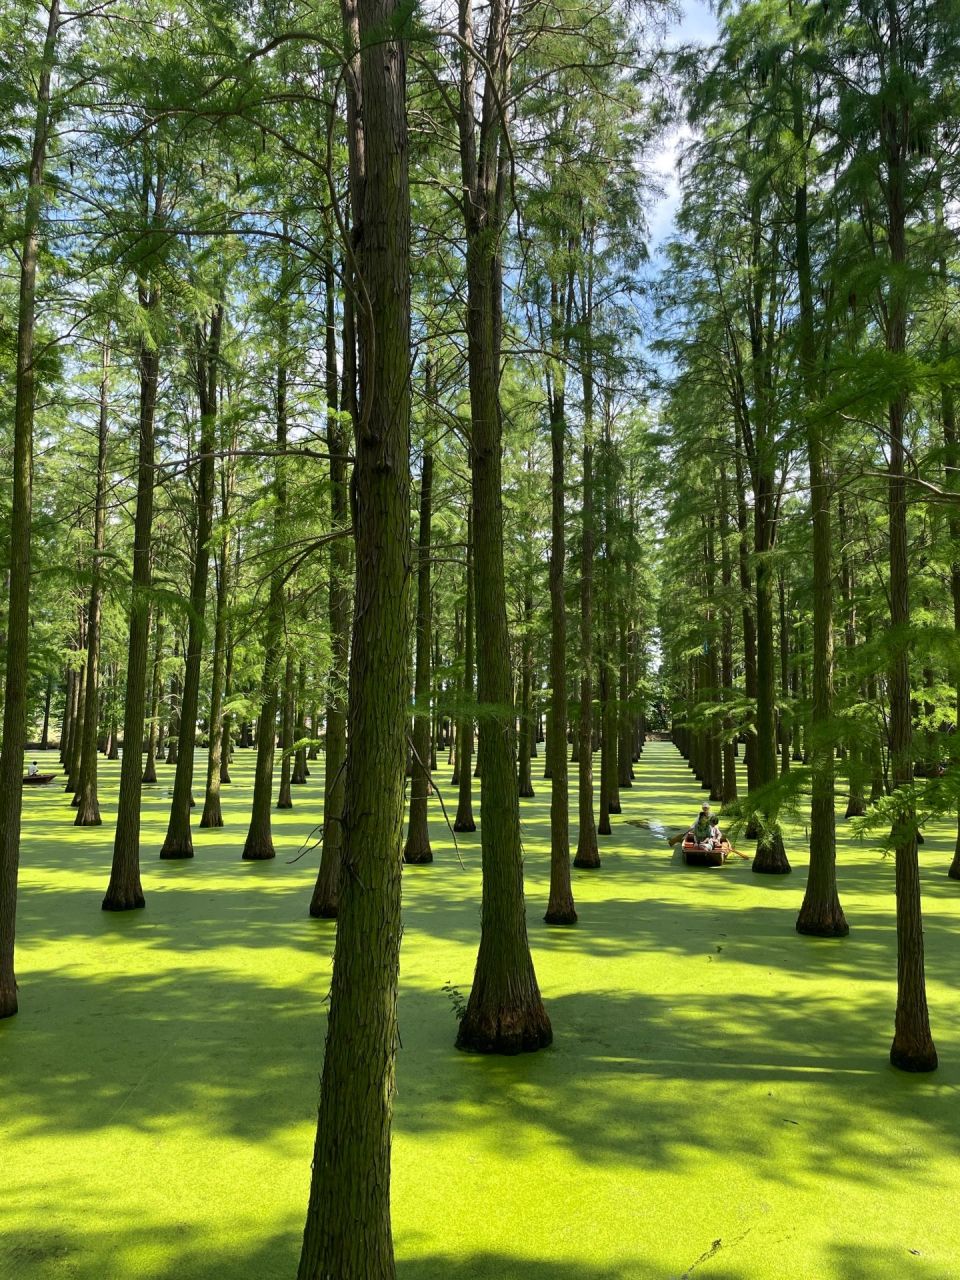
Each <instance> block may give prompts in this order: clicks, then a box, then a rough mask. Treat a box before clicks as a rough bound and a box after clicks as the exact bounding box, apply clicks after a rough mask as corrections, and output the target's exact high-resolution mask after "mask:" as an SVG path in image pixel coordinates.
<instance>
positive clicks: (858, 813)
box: [843, 798, 867, 818]
mask: <svg viewBox="0 0 960 1280" xmlns="http://www.w3.org/2000/svg"><path fill="white" fill-rule="evenodd" d="M866 812H867V805H866V801H865V800H863V799H862V798H860V799H857V800H850V801H848V802H847V810H846V813H844V815H843V816H844V817H845V818H862V817H863V816H864V814H865V813H866Z"/></svg>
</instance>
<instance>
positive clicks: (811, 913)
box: [797, 902, 850, 938]
mask: <svg viewBox="0 0 960 1280" xmlns="http://www.w3.org/2000/svg"><path fill="white" fill-rule="evenodd" d="M849 932H850V926H849V925H848V924H847V920H846V917H845V916H844V914H843V908H842V907H841V906H840V904H839V903H835V904H833V905H830V904H829V903H823V904H818V903H814V904H811V905H810V906H808V905H807V903H806V902H804V904H803V906H802V907H801V908H800V914H799V915H798V916H797V933H802V934H803V935H804V936H805V937H808V938H845V937H846V936H847V934H848V933H849Z"/></svg>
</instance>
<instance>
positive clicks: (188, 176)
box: [0, 0, 960, 1280]
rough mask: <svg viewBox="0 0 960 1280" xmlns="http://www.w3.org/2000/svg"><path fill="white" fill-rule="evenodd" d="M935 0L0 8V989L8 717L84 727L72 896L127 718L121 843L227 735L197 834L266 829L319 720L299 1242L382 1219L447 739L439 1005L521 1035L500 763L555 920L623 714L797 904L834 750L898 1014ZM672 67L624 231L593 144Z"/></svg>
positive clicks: (909, 819) (640, 131) (48, 727)
mask: <svg viewBox="0 0 960 1280" xmlns="http://www.w3.org/2000/svg"><path fill="white" fill-rule="evenodd" d="M956 18H957V15H956V14H955V13H954V11H953V8H952V7H951V6H949V5H942V6H940V5H938V6H923V5H920V4H912V3H906V4H900V5H895V4H882V5H881V4H877V5H872V4H868V5H863V4H860V5H858V6H847V7H844V6H840V7H839V8H835V7H830V8H826V7H824V6H822V5H819V4H799V5H797V4H791V5H786V4H785V3H782V2H781V0H769V2H766V3H762V4H746V5H741V6H740V7H738V8H737V9H736V10H732V11H730V12H729V13H728V14H727V15H726V16H725V18H724V22H723V29H722V32H721V38H720V41H719V43H718V45H717V47H716V48H713V49H708V50H703V49H701V50H687V51H683V50H681V51H680V52H679V54H677V55H676V56H668V55H667V54H666V52H665V50H664V47H663V42H662V32H661V31H660V30H658V28H657V25H656V23H657V19H658V15H657V13H656V12H655V11H652V10H651V11H647V10H645V9H644V8H643V7H642V6H625V5H620V4H617V3H614V2H612V0H611V2H610V3H607V2H606V0H587V2H586V3H577V4H572V5H551V6H532V7H531V6H526V7H524V6H515V5H513V4H512V3H510V2H509V0H491V3H490V4H489V5H487V6H484V7H483V8H482V9H481V8H477V9H476V10H475V8H474V6H473V4H472V0H458V4H457V5H456V6H437V7H436V8H435V9H434V8H430V7H424V8H422V9H419V10H414V9H411V8H410V7H409V6H405V5H400V4H398V3H395V2H394V0H343V3H342V5H341V7H340V8H339V9H338V8H337V7H335V6H326V5H321V4H314V3H307V4H298V5H293V4H290V5H285V4H279V5H272V4H271V5H259V4H250V5H248V6H244V7H243V9H242V11H240V10H238V8H237V7H236V6H232V5H226V4H220V3H215V2H211V0H197V3H196V4H195V5H194V6H192V8H191V9H190V11H189V14H185V13H181V12H180V11H179V10H177V11H175V10H173V9H171V8H170V7H169V6H168V5H166V4H165V3H162V2H161V0H150V2H149V3H147V4H138V5H136V6H132V5H129V4H126V3H123V2H121V0H118V2H117V3H107V4H105V5H102V6H98V7H97V8H95V9H92V10H89V11H77V12H74V11H69V12H68V11H66V10H63V11H62V10H61V6H60V4H59V2H58V0H53V2H52V3H50V4H47V5H45V6H43V8H42V9H41V10H38V9H37V8H36V7H35V6H30V5H26V4H13V5H10V6H8V7H7V9H6V10H5V11H4V14H3V15H2V16H0V50H2V57H3V77H2V89H0V98H2V103H3V107H4V119H5V121H6V124H5V126H4V129H3V131H2V133H0V233H2V234H0V370H2V374H3V377H2V382H0V404H2V408H3V413H2V421H3V423H4V424H5V425H4V427H3V437H2V440H0V448H2V449H3V451H4V455H5V457H6V459H7V460H8V466H7V470H6V474H7V475H8V477H9V482H8V485H7V486H6V488H5V489H4V497H3V503H4V505H3V508H2V511H0V520H2V533H3V552H4V558H5V564H6V568H7V574H8V582H9V592H8V603H7V607H6V611H5V615H4V618H3V631H4V635H5V639H6V646H5V663H6V666H5V674H4V681H3V689H2V696H3V740H2V751H0V1016H9V1015H11V1014H13V1013H15V1012H16V1010H17V990H16V980H15V968H14V937H15V913H16V886H17V868H18V857H19V832H20V811H21V773H22V769H23V761H24V750H25V745H26V743H27V742H28V741H38V742H40V743H41V745H44V746H45V745H48V744H52V743H58V744H59V747H60V751H61V755H62V759H63V764H64V772H65V774H66V777H67V789H68V791H70V792H72V793H73V795H74V800H75V807H76V814H75V821H76V823H77V824H78V825H81V826H84V825H90V826H95V825H98V824H100V822H101V814H100V806H99V798H98V789H97V769H98V757H99V756H100V755H101V754H103V753H106V754H108V755H110V754H113V755H114V756H116V754H118V753H119V752H120V750H121V747H122V748H123V749H122V762H121V769H120V790H119V800H118V813H117V824H116V831H115V835H114V840H113V859H112V866H111V868H110V871H109V882H108V883H107V884H106V892H105V897H104V900H103V906H104V909H107V910H115V911H123V910H128V909H135V908H139V907H143V906H144V902H145V899H144V894H143V889H142V885H141V875H140V859H141V852H142V851H141V848H140V843H141V842H140V808H141V800H142V795H143V792H142V788H143V787H144V786H149V785H150V784H151V783H153V782H154V781H155V780H156V779H157V777H158V776H159V775H158V769H160V768H163V767H164V766H165V765H166V766H167V767H169V768H172V769H173V770H174V772H173V782H172V796H171V805H170V815H169V825H168V830H167V834H166V837H165V840H164V842H163V845H162V848H160V849H158V850H156V851H155V852H156V853H157V854H159V856H160V857H163V858H165V859H170V860H176V859H182V858H189V857H191V856H193V855H194V852H195V849H194V842H195V839H196V840H197V841H198V845H197V847H198V849H199V848H200V845H199V840H200V839H201V837H199V835H197V828H216V827H218V826H220V825H222V821H223V818H222V809H221V788H223V787H225V786H228V785H229V782H230V760H231V753H232V751H233V749H234V747H235V746H242V747H250V748H251V749H252V750H255V752H256V764H255V785H254V796H253V804H252V811H251V813H250V815H249V829H248V833H247V836H246V840H245V843H244V845H243V847H242V849H238V856H242V857H243V858H245V859H248V860H250V859H255V860H266V859H269V858H271V857H273V856H274V852H275V851H274V844H273V838H272V834H271V814H272V810H273V807H274V805H275V804H276V805H278V806H280V807H287V806H290V805H291V804H295V803H296V785H297V784H298V783H302V782H304V781H305V779H306V778H307V776H308V774H309V767H310V762H311V760H315V759H316V758H317V756H318V754H321V753H322V755H323V757H324V769H325V775H324V776H325V784H324V797H323V814H322V832H323V838H322V841H321V856H320V865H319V869H318V875H317V880H316V885H315V888H314V892H313V896H312V900H311V902H310V903H309V910H310V912H311V914H312V915H314V916H317V917H327V918H336V919H337V941H336V953H335V961H334V971H333V987H332V997H331V1006H330V1021H329V1030H328V1037H327V1047H326V1054H325V1060H324V1074H323V1081H322V1087H321V1104H320V1115H319V1123H318V1130H317V1143H316V1149H315V1153H314V1175H313V1183H312V1188H311V1197H310V1208H309V1212H308V1221H307V1229H306V1232H305V1237H304V1247H303V1256H302V1260H301V1276H302V1277H303V1278H304V1280H306V1278H307V1277H319V1276H337V1277H350V1276H357V1277H359V1276H361V1275H362V1276H365V1277H367V1276H372V1275H376V1276H389V1275H392V1273H393V1262H392V1244H391V1239H390V1224H389V1142H390V1115H391V1091H392V1080H393V1071H394V1059H395V1048H396V1042H397V1029H396V991H397V980H398V960H399V941H400V878H401V876H400V873H401V863H402V861H403V860H404V859H405V860H406V861H408V862H411V863H420V864H423V863H429V862H430V861H431V859H432V853H431V848H430V837H429V829H428V825H427V814H428V806H429V805H430V804H431V803H433V802H432V801H431V798H430V797H431V792H432V791H433V789H434V786H435V783H436V782H438V781H439V783H440V785H441V786H445V785H446V784H447V779H446V778H443V779H441V778H440V777H439V772H440V770H442V768H443V765H444V763H445V761H446V763H449V764H450V766H451V767H452V775H451V776H452V778H453V785H454V786H455V787H456V788H457V805H456V814H455V818H454V819H453V822H452V825H453V827H454V829H455V830H461V831H470V830H474V829H475V828H476V827H477V826H478V825H479V831H480V845H481V854H482V867H483V903H482V916H481V920H482V924H481V933H480V939H479V950H478V957H477V967H476V973H475V978H474V983H473V986H472V989H471V993H470V997H469V1000H468V1002H467V1006H466V1009H465V1010H464V1013H463V1017H462V1019H461V1020H460V1024H459V1031H458V1039H457V1043H458V1045H459V1046H460V1047H461V1048H464V1049H473V1050H479V1051H482V1052H500V1053H515V1052H517V1051H519V1050H535V1049H538V1048H540V1047H542V1046H544V1045H547V1044H549V1043H550V1041H551V1038H552V1031H551V1026H550V1021H549V1017H548V1014H547V1011H546V1009H545V1006H544V1003H543V1001H542V998H541V994H540V991H539V989H538V985H537V980H536V976H535V973H534V968H533V962H532V959H531V955H530V948H529V943H528V938H527V926H526V914H525V903H524V893H523V876H522V859H521V846H520V821H519V814H520V807H519V801H520V798H521V797H522V796H529V795H531V794H532V793H533V790H534V787H537V788H539V787H540V786H541V785H542V786H549V787H550V797H551V806H550V828H551V878H550V894H549V901H548V902H547V903H546V904H545V907H546V912H545V920H546V921H547V923H549V924H551V925H558V926H569V925H572V924H574V923H575V922H576V920H577V913H576V905H575V902H574V897H573V891H572V884H571V874H570V868H571V862H573V864H574V865H576V866H579V867H584V868H598V867H599V866H600V852H601V844H600V838H601V837H602V836H603V835H604V834H609V832H610V830H611V824H610V818H611V815H615V814H616V813H617V812H618V811H619V791H620V789H621V788H624V787H629V786H630V784H631V777H632V769H631V766H632V764H633V763H634V762H635V761H636V759H637V757H638V756H639V753H640V751H641V750H642V743H643V737H644V731H645V728H646V727H647V725H650V724H653V725H656V726H657V727H663V726H665V725H666V724H667V723H668V722H670V723H672V725H673V727H674V732H675V739H676V741H677V743H678V745H679V746H680V747H681V749H682V750H683V751H684V752H685V753H686V754H687V755H688V757H689V758H690V760H691V763H692V764H693V766H694V768H695V769H696V771H697V773H698V774H699V776H700V778H701V779H702V780H703V782H704V785H705V786H707V787H709V788H710V791H711V795H712V796H713V797H714V798H716V799H717V800H722V801H723V802H724V804H725V806H726V807H727V809H728V810H729V811H730V813H731V814H732V815H734V816H736V817H738V818H739V821H740V822H741V824H742V826H743V827H744V828H745V829H746V831H747V832H748V833H749V834H750V835H751V836H753V837H754V838H756V839H757V842H758V843H757V857H756V859H755V861H754V870H755V871H757V872H767V873H784V872H787V871H789V869H790V864H789V860H788V851H787V849H786V847H785V842H784V838H783V832H782V827H781V819H782V818H784V817H785V816H787V815H789V814H791V813H796V812H798V811H799V810H800V808H801V806H805V805H807V804H808V803H809V805H810V813H811V817H810V872H809V876H808V881H807V886H806V893H805V896H804V898H803V903H802V905H801V908H800V913H799V916H798V919H797V929H798V930H799V931H800V932H803V933H812V934H817V935H821V936H842V935H844V934H846V932H847V922H846V919H845V916H844V912H843V909H842V906H841V903H840V896H839V891H838V885H837V875H836V831H835V812H836V804H837V793H838V788H839V786H840V784H841V783H842V784H843V786H845V787H846V801H847V813H848V814H849V815H850V816H851V818H856V819H857V820H858V821H861V822H862V823H863V824H864V829H871V830H872V829H877V830H879V829H880V828H884V830H885V831H892V833H893V834H892V837H891V845H892V847H893V848H894V849H895V854H896V866H897V926H898V939H899V960H898V977H899V984H898V1005H897V1016H896V1034H895V1038H894V1043H893V1047H892V1050H891V1058H892V1060H893V1062H894V1063H895V1064H896V1065H898V1066H901V1067H904V1068H906V1069H908V1070H929V1069H932V1068H933V1067H934V1066H935V1065H936V1051H935V1049H934V1046H933V1040H932V1037H931V1033H930V1027H929V1020H928V1016H927V1008H926V996H925V990H924V980H923V946H922V928H921V914H920V894H919V873H918V856H917V840H918V830H919V827H920V826H921V825H922V823H923V822H924V821H926V820H927V818H929V817H931V816H933V815H939V814H943V813H945V812H958V813H960V785H958V778H960V766H958V765H957V761H956V759H955V757H956V756H957V754H958V752H957V751H956V750H955V748H954V743H955V741H956V740H957V735H956V733H955V729H956V727H957V708H958V704H960V658H958V656H957V655H958V653H960V648H958V637H957V634H956V632H957V629H958V628H960V509H958V506H957V503H958V502H960V481H958V479H957V477H958V474H960V473H958V470H957V468H958V452H957V451H958V449H960V443H958V439H960V438H958V436H957V429H956V424H955V420H954V419H955V410H954V401H953V390H952V388H953V379H954V377H955V351H956V342H955V336H954V333H955V331H954V315H955V301H954V300H955V296H956V289H955V287H954V286H955V281H954V276H953V271H954V265H955V261H956V253H955V244H954V239H955V232H954V224H955V212H956V192H955V183H956V180H957V175H958V164H957V154H956V141H957V139H956V130H957V127H958V126H957V123H956V122H957V120H958V119H960V114H958V111H957V109H956V108H957V103H956V102H955V100H954V99H955V95H956V83H957V60H958V53H957V49H958V41H957V39H956V35H957V32H958V27H957V22H956ZM40 19H42V21H40ZM683 116H686V119H687V121H688V124H689V127H690V129H691V131H692V138H691V141H690V142H689V144H688V146H687V147H686V151H685V156H684V161H683V165H682V170H681V190H682V204H681V210H680V214H679V218H678V230H677V233H676V235H675V237H674V239H673V240H672V242H671V243H670V244H669V246H668V247H667V249H666V266H665V269H664V270H662V271H661V272H660V273H659V275H657V274H656V273H655V272H654V271H653V270H652V269H651V268H650V267H649V265H647V263H646V252H645V247H644V239H645V230H644V227H645V207H646V205H647V204H648V203H649V200H650V198H651V197H652V195H653V194H655V193H654V188H653V185H652V183H651V182H650V180H649V179H648V178H646V177H645V176H644V175H645V173H646V172H647V171H648V170H649V168H650V164H649V157H650V152H651V148H652V147H653V146H654V145H655V143H656V142H657V141H658V139H659V138H661V137H662V136H663V132H664V130H665V129H667V128H668V127H671V126H672V125H675V124H676V122H677V121H678V120H679V119H680V118H682V117H683ZM645 296H647V297H650V298H652V299H653V300H654V302H655V309H651V308H644V307H643V306H642V305H641V302H642V300H643V298H644V297H645ZM645 311H646V314H647V315H648V319H649V321H650V324H649V328H648V332H647V333H646V335H644V334H643V333H642V332H641V326H640V318H641V316H642V315H643V314H644V312H645ZM644 337H646V339H647V340H648V342H647V346H646V347H644V345H643V340H644ZM651 339H656V341H655V342H652V344H651V342H650V340H651ZM661 526H662V527H661ZM544 730H545V732H544ZM540 742H545V759H544V764H545V769H544V780H543V781H542V782H541V780H540V779H539V778H538V779H536V780H535V779H534V770H533V765H532V761H533V760H534V759H535V758H536V757H537V754H538V744H539V743H540ZM740 742H742V744H743V750H744V753H745V756H746V760H745V765H746V776H747V784H748V787H747V790H748V794H747V795H746V796H741V797H738V796H737V782H736V772H735V753H736V751H737V744H738V743H740ZM595 752H598V753H599V754H598V757H597V759H596V761H595V758H594V757H595ZM444 753H447V754H446V757H444ZM918 763H919V764H920V765H921V766H922V767H921V768H920V769H919V770H917V769H916V765H917V764H918ZM955 766H956V767H955ZM915 773H919V774H920V775H922V776H920V777H917V778H915V776H914V775H915ZM571 774H572V775H573V780H572V779H571ZM474 775H476V776H477V777H478V779H479V793H480V804H479V812H478V813H477V814H475V812H474V808H473V803H472V779H473V777H474ZM166 776H169V774H168V775H166ZM574 785H575V791H576V807H577V815H578V822H577V823H576V843H575V845H573V847H572V841H571V828H570V809H571V807H572V804H571V790H572V789H574ZM201 795H202V803H200V799H201ZM195 796H196V799H197V801H198V803H197V805H196V809H194V804H193V802H194V797H195ZM408 802H409V803H408ZM451 817H453V815H452V813H451ZM478 819H479V822H478ZM144 852H148V854H149V851H144ZM571 855H573V857H571ZM106 872H107V869H106V868H105V880H106ZM951 874H952V875H954V876H955V877H958V876H960V820H958V856H957V859H955V863H954V866H953V867H952V868H951ZM305 909H307V904H306V903H305Z"/></svg>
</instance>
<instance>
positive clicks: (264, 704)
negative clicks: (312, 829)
mask: <svg viewBox="0 0 960 1280" xmlns="http://www.w3.org/2000/svg"><path fill="white" fill-rule="evenodd" d="M284 284H285V282H284V281H282V282H281V291H283V290H284ZM285 306H286V298H285V297H282V298H281V301H280V307H281V315H282V316H285V312H284V308H285ZM286 334H287V326H286V320H285V318H284V319H283V320H282V324H281V338H280V354H279V359H278V361H277V396H276V443H277V459H276V471H275V473H274V481H273V493H274V516H273V520H274V527H273V553H274V557H275V558H276V557H277V556H278V555H279V551H280V546H281V543H282V540H283V538H284V537H285V532H284V527H283V526H284V520H285V518H286V508H287V477H286V466H287V464H286V460H285V458H284V456H283V455H284V453H285V452H286V448H287V365H286V360H287V354H288V353H287V350H286ZM283 613H284V597H283V575H282V573H281V572H280V566H279V564H277V563H276V562H275V563H274V564H273V567H272V569H271V574H270V598H269V600H268V602H267V618H266V635H265V637H264V659H263V679H262V681H261V684H260V715H259V717H258V719H257V763H256V768H255V770H254V775H253V803H252V805H251V809H250V826H249V827H248V828H247V838H246V840H245V841H244V845H243V859H244V861H245V862H267V861H269V860H270V859H271V858H275V857H276V856H277V855H276V849H275V848H274V847H273V829H272V806H273V766H274V759H275V756H276V747H277V708H278V706H279V703H280V662H281V658H282V638H283Z"/></svg>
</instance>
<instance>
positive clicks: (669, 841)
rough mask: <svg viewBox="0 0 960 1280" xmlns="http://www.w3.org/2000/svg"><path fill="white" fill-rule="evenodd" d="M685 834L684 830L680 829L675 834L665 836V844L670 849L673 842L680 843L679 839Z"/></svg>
mask: <svg viewBox="0 0 960 1280" xmlns="http://www.w3.org/2000/svg"><path fill="white" fill-rule="evenodd" d="M686 834H687V833H686V831H681V832H679V833H678V834H677V835H675V836H667V844H668V845H669V846H670V848H671V849H672V848H673V846H674V845H675V844H679V843H680V841H681V840H682V839H683V838H684V837H685V836H686Z"/></svg>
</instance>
